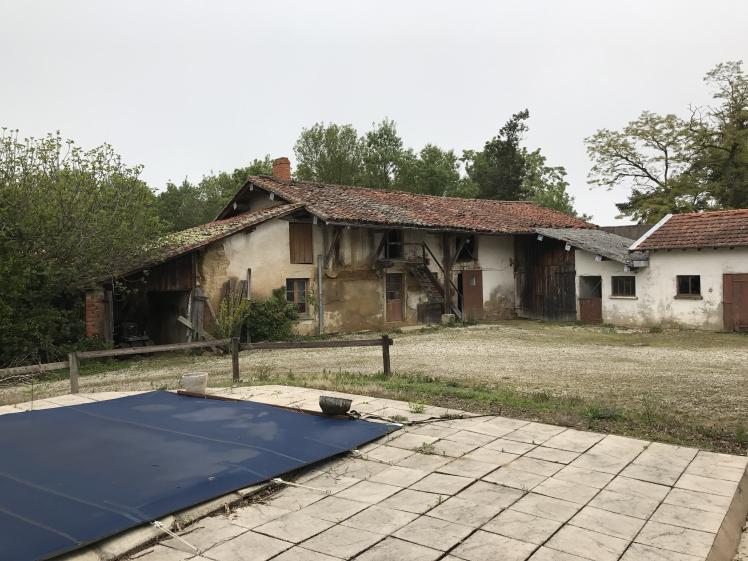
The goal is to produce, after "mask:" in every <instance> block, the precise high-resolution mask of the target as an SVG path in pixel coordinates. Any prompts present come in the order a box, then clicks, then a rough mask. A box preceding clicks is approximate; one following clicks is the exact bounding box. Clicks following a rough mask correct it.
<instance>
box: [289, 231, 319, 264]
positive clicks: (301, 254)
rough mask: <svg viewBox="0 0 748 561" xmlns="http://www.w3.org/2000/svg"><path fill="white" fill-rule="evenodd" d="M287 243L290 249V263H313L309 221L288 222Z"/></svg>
mask: <svg viewBox="0 0 748 561" xmlns="http://www.w3.org/2000/svg"><path fill="white" fill-rule="evenodd" d="M288 245H289V247H290V250H291V263H300V264H311V263H313V259H312V257H313V252H314V251H313V247H312V225H311V223H306V222H289V223H288Z"/></svg>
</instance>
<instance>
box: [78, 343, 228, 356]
mask: <svg viewBox="0 0 748 561" xmlns="http://www.w3.org/2000/svg"><path fill="white" fill-rule="evenodd" d="M230 343H231V339H216V340H214V341H196V342H194V343H172V344H170V345H150V346H147V347H130V348H127V349H111V350H107V351H85V352H82V353H78V358H107V357H114V356H129V355H145V354H152V353H163V352H168V351H187V350H190V349H204V348H206V347H218V346H221V347H227V346H228V345H229V344H230Z"/></svg>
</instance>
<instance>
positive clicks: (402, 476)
mask: <svg viewBox="0 0 748 561" xmlns="http://www.w3.org/2000/svg"><path fill="white" fill-rule="evenodd" d="M428 474H429V472H427V471H422V470H420V469H413V468H407V467H402V466H391V467H388V468H387V469H385V470H384V471H380V472H379V473H377V474H376V475H374V476H372V477H371V478H370V479H369V481H374V482H375V483H386V484H387V485H395V486H397V487H409V486H410V485H413V484H414V483H416V482H417V481H419V480H421V479H423V478H424V477H426V476H427V475H428Z"/></svg>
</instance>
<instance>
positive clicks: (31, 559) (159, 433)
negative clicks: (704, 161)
mask: <svg viewBox="0 0 748 561" xmlns="http://www.w3.org/2000/svg"><path fill="white" fill-rule="evenodd" d="M394 428H395V426H394V425H386V424H383V423H371V422H367V421H362V420H353V419H340V418H331V417H325V416H317V415H309V414H304V413H299V412H295V411H289V410H285V409H281V408H277V407H273V406H270V405H264V404H261V403H255V402H251V401H219V400H214V399H201V398H196V397H188V396H181V395H176V394H173V393H169V392H151V393H145V394H140V395H135V396H130V397H123V398H120V399H113V400H109V401H101V402H95V403H87V404H85V405H76V406H69V407H59V408H55V409H43V410H39V411H31V412H27V413H14V414H8V415H0V560H2V561H37V560H43V559H49V558H51V557H54V556H56V555H59V554H61V553H64V552H68V551H72V550H75V549H78V548H80V547H83V546H85V545H87V544H91V543H94V542H96V541H98V540H101V539H103V538H106V537H109V536H112V535H114V534H116V533H119V532H121V531H123V530H127V529H129V528H132V527H134V526H138V525H140V524H143V523H147V522H151V521H153V520H155V519H157V518H160V517H163V516H165V515H167V514H170V513H173V512H176V511H179V510H181V509H184V508H188V507H190V506H193V505H195V504H198V503H200V502H203V501H206V500H209V499H212V498H216V497H220V496H221V495H224V494H226V493H230V492H232V491H236V490H237V489H241V488H243V487H248V486H250V485H254V484H256V483H260V482H262V481H266V480H268V479H271V478H273V477H278V476H281V475H283V474H285V473H287V472H290V471H293V470H295V469H298V468H300V467H303V466H305V465H309V464H312V463H314V462H318V461H320V460H323V459H325V458H329V457H331V456H335V455H337V454H340V453H343V452H346V451H349V450H352V449H355V448H357V447H359V446H361V445H362V444H364V443H366V442H369V441H371V440H374V439H376V438H378V437H380V436H383V435H384V434H387V433H388V432H390V431H392V430H393V429H394Z"/></svg>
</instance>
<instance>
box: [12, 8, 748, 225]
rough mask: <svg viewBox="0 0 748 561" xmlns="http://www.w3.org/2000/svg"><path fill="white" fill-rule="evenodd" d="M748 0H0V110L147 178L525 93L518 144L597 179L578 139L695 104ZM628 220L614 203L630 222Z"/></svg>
mask: <svg viewBox="0 0 748 561" xmlns="http://www.w3.org/2000/svg"><path fill="white" fill-rule="evenodd" d="M746 29H748V2H745V1H743V0H734V1H727V0H725V1H721V0H709V1H708V2H707V1H703V0H702V1H698V2H697V1H685V0H677V1H676V0H673V1H656V0H648V1H632V0H626V1H604V2H603V1H600V0H590V1H569V0H566V1H558V0H548V1H539V0H538V1H524V2H505V1H493V2H489V1H486V2H478V1H474V2H470V1H457V0H452V1H449V2H448V1H441V0H439V1H435V0H428V1H411V0H398V1H382V0H376V1H374V0H371V1H362V0H359V1H351V0H348V1H343V0H341V1H324V0H315V1H309V0H307V1H299V2H286V1H277V0H273V1H264V2H250V1H239V0H236V1H216V0H211V1H205V2H199V1H184V0H179V1H166V0H158V1H156V0H149V1H141V0H127V1H119V2H113V1H102V0H90V1H84V0H65V1H61V0H49V1H45V2H43V1H34V0H0V53H2V58H1V59H0V60H2V66H1V68H2V81H0V126H7V127H11V128H18V129H20V131H21V134H22V135H24V136H28V135H33V136H39V135H42V134H44V133H46V132H49V131H54V130H58V129H59V130H60V131H61V132H62V134H63V135H64V136H66V137H69V138H73V139H75V140H76V141H77V142H78V143H79V144H81V145H83V146H93V145H98V144H100V143H103V142H109V143H111V144H112V145H114V147H115V149H116V150H117V151H118V152H119V153H120V154H122V155H123V156H124V158H125V160H126V161H127V162H128V163H130V164H137V163H139V164H143V165H144V166H145V168H144V171H143V176H144V178H145V179H146V181H148V183H149V184H150V185H151V186H153V187H155V188H157V189H162V188H163V186H164V184H165V183H166V181H167V180H169V179H171V180H174V181H179V180H181V179H182V178H184V177H185V176H187V177H189V178H191V179H195V180H197V179H199V178H200V177H201V176H202V175H203V174H206V173H209V172H211V171H222V170H233V169H234V168H236V167H239V166H242V165H246V164H247V163H248V162H249V161H250V160H251V159H253V158H256V157H262V156H263V155H265V154H271V155H272V156H273V157H278V156H283V155H287V156H289V157H291V158H292V162H293V151H292V148H293V144H294V141H295V140H296V138H297V136H298V134H299V132H300V130H301V129H302V128H303V127H308V126H310V125H312V124H313V123H315V122H316V121H327V122H329V121H334V122H337V123H341V124H342V123H351V124H353V125H354V126H355V127H356V128H358V129H359V131H360V132H363V131H364V130H366V129H367V128H368V127H369V126H370V125H371V123H372V122H374V121H379V120H381V119H382V118H383V117H385V116H386V117H389V118H392V119H394V120H395V121H396V122H397V125H398V129H399V132H400V134H401V136H402V137H403V139H404V140H405V143H406V145H408V146H411V147H414V148H420V147H421V146H422V145H423V144H425V143H427V142H432V143H435V144H437V145H439V146H441V147H444V148H454V149H456V150H457V151H458V152H459V153H461V151H462V150H463V149H466V148H480V147H481V146H482V145H483V143H484V142H485V141H486V139H488V138H490V137H491V136H493V135H495V134H496V132H497V131H498V129H499V127H500V126H501V125H502V124H503V123H504V122H505V121H506V120H507V119H508V118H509V117H510V116H511V114H512V113H515V112H517V111H519V110H521V109H523V108H525V107H526V108H528V109H529V110H530V114H531V119H530V122H529V124H530V133H529V135H528V137H527V141H526V144H527V145H528V147H529V148H531V149H532V148H535V147H540V148H542V150H543V152H544V153H545V154H546V155H547V157H548V159H549V163H551V164H553V165H563V166H565V167H566V169H567V170H568V172H569V180H570V182H571V191H572V194H573V195H574V196H575V197H576V203H577V208H578V210H580V211H582V212H586V213H589V214H592V215H593V217H594V220H595V221H596V222H597V223H598V224H608V223H613V222H614V221H615V220H614V217H615V215H616V209H615V207H614V203H615V202H616V201H620V200H622V199H624V198H625V192H622V191H621V192H607V191H603V190H594V191H590V189H589V187H588V185H587V173H588V171H589V167H590V164H589V160H588V158H587V155H586V152H585V148H584V143H583V139H584V138H585V137H586V136H589V135H590V134H592V133H593V132H594V131H595V130H596V129H598V128H602V127H608V128H619V127H621V126H623V125H624V124H625V123H626V122H627V121H629V120H631V119H633V118H634V117H636V116H637V115H638V114H639V113H640V112H641V111H642V110H643V109H649V110H652V111H656V112H680V113H682V112H684V111H685V110H686V108H687V106H688V104H689V103H706V102H708V100H709V93H708V91H707V89H706V88H705V86H704V85H703V84H702V81H701V79H702V77H703V75H704V73H705V72H706V71H707V70H708V69H710V68H711V67H712V66H714V65H715V64H716V63H718V62H721V61H726V60H736V59H748V35H747V33H746ZM624 222H625V221H624Z"/></svg>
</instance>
